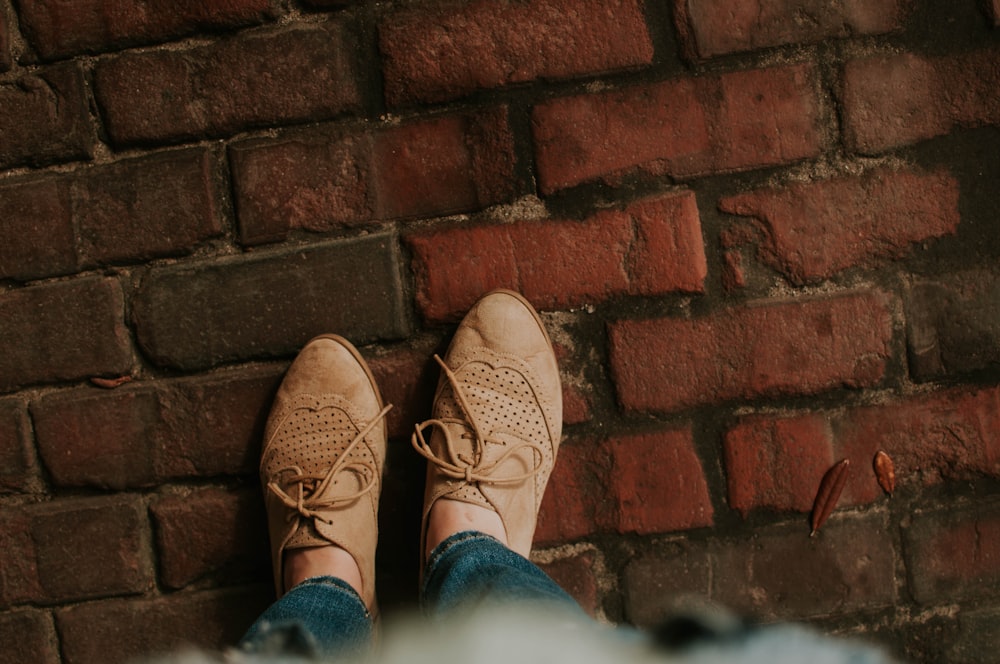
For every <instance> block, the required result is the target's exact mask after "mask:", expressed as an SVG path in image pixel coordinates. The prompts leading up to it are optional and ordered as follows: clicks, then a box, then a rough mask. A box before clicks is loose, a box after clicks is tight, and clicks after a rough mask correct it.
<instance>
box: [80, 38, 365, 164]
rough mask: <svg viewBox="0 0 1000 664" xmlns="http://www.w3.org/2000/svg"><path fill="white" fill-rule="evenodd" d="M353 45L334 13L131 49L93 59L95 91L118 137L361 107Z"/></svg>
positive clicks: (169, 137)
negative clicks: (206, 39)
mask: <svg viewBox="0 0 1000 664" xmlns="http://www.w3.org/2000/svg"><path fill="white" fill-rule="evenodd" d="M353 54H354V50H353V49H352V47H351V46H350V44H349V43H348V42H347V40H346V38H345V35H344V32H343V31H342V30H341V28H340V26H339V25H338V24H335V23H331V24H327V25H324V26H318V25H314V26H303V27H295V28H288V29H282V30H280V31H277V32H262V33H248V34H244V35H240V36H238V37H235V38H233V39H230V40H226V41H220V42H216V43H214V44H211V45H209V46H200V47H194V48H190V49H187V50H184V51H177V50H170V51H152V52H147V53H128V54H125V55H121V56H118V57H115V58H113V59H110V60H106V61H103V62H101V63H100V64H99V65H98V66H97V70H96V78H95V82H96V94H97V100H98V102H99V103H100V105H101V107H102V109H103V111H104V115H105V119H106V125H107V129H108V133H109V134H110V136H111V140H112V141H113V142H114V143H115V144H116V145H131V144H136V143H147V142H164V141H166V142H174V141H182V140H187V139H198V138H205V137H215V136H227V135H231V134H234V133H237V132H239V131H242V130H244V129H248V128H251V127H259V126H270V125H274V124H288V123H299V122H306V121H315V120H324V119H328V118H331V117H334V116H336V115H338V114H340V113H343V112H344V111H349V110H354V109H357V108H358V107H359V104H360V96H359V92H358V88H357V85H356V83H355V81H354V74H353V65H352V64H351V60H352V58H353Z"/></svg>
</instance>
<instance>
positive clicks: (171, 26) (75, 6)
mask: <svg viewBox="0 0 1000 664" xmlns="http://www.w3.org/2000/svg"><path fill="white" fill-rule="evenodd" d="M18 8H19V11H20V18H21V29H22V30H23V31H24V34H25V37H27V39H28V42H29V43H30V44H31V45H32V47H34V49H35V51H37V52H38V54H39V55H40V56H41V57H42V58H43V59H46V60H51V59H56V58H65V57H69V56H73V55H77V54H80V53H100V52H102V51H107V50H111V49H115V48H121V47H124V46H134V45H138V44H149V43H155V42H159V41H165V40H167V39H171V38H176V37H182V36H185V35H189V34H192V33H195V32H198V31H203V30H217V29H220V28H236V27H240V26H244V25H250V24H254V23H260V22H262V21H263V20H265V19H266V18H270V17H272V16H273V14H274V12H273V8H272V6H271V2H270V0H226V1H225V2H191V3H177V2H171V0H153V1H152V2H149V1H146V2H140V0H126V1H125V2H120V1H119V2H113V1H112V0H84V1H83V2H72V3H66V2H57V1H55V0H24V2H21V3H20V4H19V5H18Z"/></svg>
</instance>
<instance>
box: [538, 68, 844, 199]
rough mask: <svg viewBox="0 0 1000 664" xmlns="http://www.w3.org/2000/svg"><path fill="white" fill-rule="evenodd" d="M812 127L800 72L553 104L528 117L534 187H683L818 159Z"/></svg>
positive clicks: (676, 84) (818, 141) (814, 120)
mask: <svg viewBox="0 0 1000 664" xmlns="http://www.w3.org/2000/svg"><path fill="white" fill-rule="evenodd" d="M709 100H711V101H709ZM819 117H820V101H819V98H818V96H817V91H816V85H815V82H814V73H813V71H812V68H811V67H809V66H807V65H795V66H788V67H773V68H770V69H761V70H754V71H742V72H734V73H729V74H722V75H719V76H706V77H701V78H681V79H673V80H668V81H664V82H662V83H654V84H650V85H642V86H637V87H631V88H626V89H623V90H619V91H613V92H607V93H603V94H588V95H577V96H570V97H561V98H557V99H554V100H553V101H550V102H546V103H543V104H540V105H539V106H536V107H535V109H534V112H533V115H532V126H533V133H534V139H535V153H536V160H537V168H538V180H539V185H540V187H541V189H542V191H543V192H545V193H550V192H553V191H556V190H559V189H563V188H565V187H570V186H573V185H577V184H580V183H582V182H586V181H589V180H595V179H608V178H612V179H614V178H615V177H616V176H620V175H621V174H622V173H625V172H629V171H634V170H639V171H643V172H648V173H650V174H654V175H670V176H673V177H678V178H689V177H692V176H695V175H700V174H704V173H707V172H713V171H715V172H717V171H731V170H741V169H746V168H751V167H761V166H773V165H778V164H785V163H791V162H795V161H798V160H800V159H804V158H806V157H811V156H815V155H817V154H819V152H820V149H821V147H822V145H823V142H824V138H823V136H822V133H821V131H820V128H819Z"/></svg>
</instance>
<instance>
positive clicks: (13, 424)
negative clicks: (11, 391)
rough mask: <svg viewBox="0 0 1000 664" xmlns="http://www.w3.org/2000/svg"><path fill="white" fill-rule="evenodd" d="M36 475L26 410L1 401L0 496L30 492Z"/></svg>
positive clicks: (15, 402)
mask: <svg viewBox="0 0 1000 664" xmlns="http://www.w3.org/2000/svg"><path fill="white" fill-rule="evenodd" d="M37 475H38V471H37V469H36V468H35V451H34V448H33V446H32V444H31V425H30V424H29V422H28V413H27V410H26V409H25V407H24V404H23V403H22V402H20V401H17V400H14V399H3V400H0V493H6V492H11V491H30V490H31V489H32V488H34V487H35V485H36V483H37Z"/></svg>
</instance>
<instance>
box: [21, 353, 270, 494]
mask: <svg viewBox="0 0 1000 664" xmlns="http://www.w3.org/2000/svg"><path fill="white" fill-rule="evenodd" d="M279 380H280V375H279V373H278V372H277V371H275V370H273V369H260V370H251V371H239V372H232V373H230V374H229V375H225V374H223V375H218V376H215V377H212V378H193V379H184V380H177V381H171V382H166V383H163V382H159V383H157V384H156V385H155V386H148V385H143V384H141V383H133V384H131V385H128V386H125V387H120V388H118V389H116V390H114V391H112V392H108V391H104V390H96V389H93V388H82V389H79V390H72V391H68V392H59V393H54V394H51V395H48V396H45V397H43V398H42V399H40V400H38V401H36V402H35V403H33V404H32V406H31V414H32V417H33V418H34V421H35V433H36V437H37V441H38V449H39V454H40V456H41V458H42V462H43V463H44V465H45V467H46V469H47V470H48V472H49V475H50V476H51V479H52V482H53V483H55V484H56V485H58V486H96V487H101V488H111V489H123V488H127V487H142V486H149V485H153V484H156V483H158V482H162V481H164V480H168V479H177V478H185V477H211V476H215V475H232V474H252V473H253V472H254V471H255V469H256V466H257V461H258V455H259V451H260V437H261V434H262V432H263V425H264V421H265V420H266V419H267V414H268V411H269V408H270V403H271V399H272V398H273V396H274V392H275V390H276V389H277V385H278V383H279Z"/></svg>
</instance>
